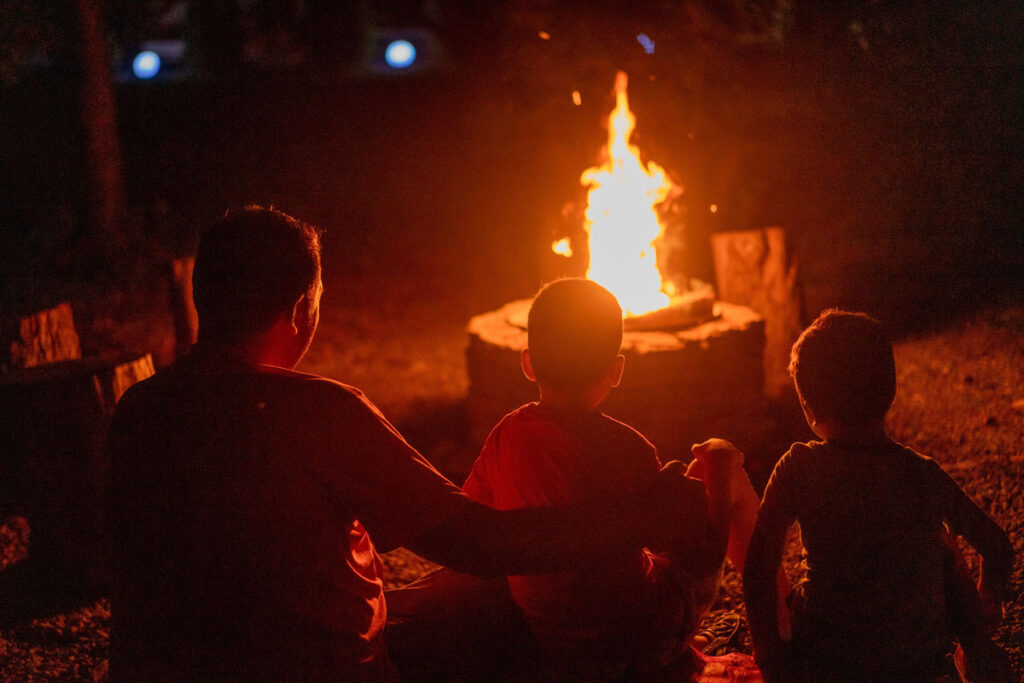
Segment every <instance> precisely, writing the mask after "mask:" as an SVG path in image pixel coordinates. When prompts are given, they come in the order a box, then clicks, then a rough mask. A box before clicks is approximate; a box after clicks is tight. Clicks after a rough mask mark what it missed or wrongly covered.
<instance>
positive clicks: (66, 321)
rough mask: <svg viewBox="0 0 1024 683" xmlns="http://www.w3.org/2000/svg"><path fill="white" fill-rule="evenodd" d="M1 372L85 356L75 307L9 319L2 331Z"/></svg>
mask: <svg viewBox="0 0 1024 683" xmlns="http://www.w3.org/2000/svg"><path fill="white" fill-rule="evenodd" d="M0 342H2V346H0V373H6V372H10V371H12V370H16V369H19V368H34V367H38V366H40V365H46V364H48V363H57V362H60V361H66V360H75V359H78V358H81V357H82V348H81V345H80V344H79V341H78V333H77V332H76V331H75V321H74V315H73V313H72V310H71V304H69V303H67V302H64V303H61V304H58V305H57V306H55V307H54V308H49V309H46V310H44V311H37V312H35V313H32V314H29V315H26V316H21V317H17V318H10V319H8V320H5V321H4V323H3V326H2V329H0Z"/></svg>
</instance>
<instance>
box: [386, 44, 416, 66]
mask: <svg viewBox="0 0 1024 683" xmlns="http://www.w3.org/2000/svg"><path fill="white" fill-rule="evenodd" d="M384 60H385V61H386V62H387V63H388V66H390V67H392V68H395V69H404V68H406V67H407V66H410V65H411V64H412V63H413V62H415V61H416V48H415V47H413V44H412V43H410V42H409V41H408V40H395V41H392V42H391V43H389V44H388V46H387V49H385V50H384Z"/></svg>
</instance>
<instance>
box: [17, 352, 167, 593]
mask: <svg viewBox="0 0 1024 683" xmlns="http://www.w3.org/2000/svg"><path fill="white" fill-rule="evenodd" d="M153 373H154V368H153V361H152V359H151V358H150V356H149V355H148V354H146V355H144V356H129V357H109V356H108V357H89V358H85V359H80V360H74V361H66V362H63V363H56V364H51V365H45V366H41V367H36V368H27V369H22V370H16V371H14V372H11V373H9V374H7V375H5V376H2V377H0V416H2V417H0V509H2V513H0V519H3V518H6V517H10V516H17V517H24V518H25V519H26V520H27V521H28V524H29V526H30V528H31V535H30V539H31V540H30V544H29V560H28V561H29V562H31V563H32V566H33V572H34V573H38V574H39V575H40V576H41V577H43V578H42V580H45V581H48V582H49V583H51V584H52V585H53V586H54V587H55V588H57V587H59V588H60V589H64V588H67V587H68V586H74V587H76V588H91V589H97V590H98V589H100V588H102V587H103V585H104V583H105V577H106V571H105V567H104V563H103V558H102V529H101V524H100V521H101V509H102V497H103V496H102V489H103V479H104V477H105V470H106V464H105V458H104V454H103V441H104V439H105V437H106V430H107V426H108V424H109V419H110V415H111V413H112V411H113V408H114V405H115V404H116V402H117V400H118V399H120V397H121V396H122V395H123V394H124V392H125V391H126V390H127V389H128V387H130V386H131V385H132V384H134V383H135V382H137V381H139V380H141V379H144V378H146V377H148V376H150V375H152V374H153Z"/></svg>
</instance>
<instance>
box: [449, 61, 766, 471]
mask: <svg viewBox="0 0 1024 683" xmlns="http://www.w3.org/2000/svg"><path fill="white" fill-rule="evenodd" d="M626 85H627V79H626V74H625V73H622V72H619V73H618V75H617V76H616V80H615V108H614V110H613V111H612V112H611V114H610V116H609V118H608V138H607V142H606V144H605V146H604V148H603V149H602V151H601V156H600V159H599V162H598V164H597V165H596V166H594V167H592V168H588V169H586V170H585V171H584V172H583V173H582V175H581V177H580V182H581V183H582V184H583V185H584V186H585V187H586V188H587V203H586V208H585V210H584V211H583V225H582V231H581V233H580V234H582V235H583V236H585V239H582V238H580V239H576V240H574V238H572V237H565V238H562V239H559V240H556V241H555V242H554V243H553V244H552V245H551V249H552V250H553V251H554V252H555V253H556V254H558V255H560V256H562V257H565V258H569V259H574V260H578V259H581V258H583V257H586V259H587V266H586V277H588V278H589V279H591V280H594V281H596V282H598V283H600V284H601V285H603V286H604V287H605V288H607V289H608V290H609V291H611V292H612V293H613V294H614V295H615V296H616V298H617V299H618V300H619V303H620V305H621V306H622V308H623V314H624V320H623V326H624V328H625V330H626V332H625V334H624V336H623V345H622V349H623V353H624V354H625V356H626V367H627V371H626V373H625V375H624V377H623V380H622V384H621V385H620V387H619V388H618V389H616V391H615V392H614V393H613V394H612V396H611V397H610V398H609V399H608V401H607V402H606V403H605V404H604V405H605V407H606V408H607V409H608V412H609V413H610V414H612V415H615V416H616V417H620V418H622V419H624V420H625V421H626V422H628V423H630V424H633V425H634V426H636V427H638V428H639V429H640V430H641V431H642V432H643V433H644V434H646V435H647V436H648V438H650V439H651V440H652V441H654V442H655V444H656V445H657V446H658V447H659V449H660V450H661V451H662V453H664V454H666V455H667V456H670V457H685V454H686V453H688V449H689V444H691V443H693V442H694V441H700V440H703V439H704V438H707V436H708V435H709V434H711V433H715V429H716V428H718V431H722V427H724V426H725V425H726V424H728V425H729V426H730V427H731V429H730V430H728V433H730V434H732V435H733V438H734V440H736V441H737V442H739V443H740V444H741V445H742V442H743V441H744V432H749V435H750V438H751V440H754V439H757V438H759V437H760V434H761V431H763V429H764V427H765V418H764V414H765V407H764V406H765V403H764V393H763V391H762V384H763V369H762V361H761V357H762V351H763V347H764V321H763V320H762V318H761V317H760V316H758V315H757V314H756V313H755V312H754V311H752V310H751V309H749V308H747V307H745V306H737V305H733V304H728V303H725V302H721V301H716V300H715V298H714V292H713V288H712V287H711V285H709V284H705V283H701V282H698V281H694V280H688V279H685V278H682V277H681V276H676V277H675V279H673V278H668V277H664V276H663V271H662V263H659V261H662V262H664V261H666V260H667V259H665V258H664V256H665V255H663V254H662V255H660V254H659V251H658V250H659V248H661V247H663V246H667V244H668V240H666V239H665V217H666V215H667V213H668V212H667V211H666V209H667V207H668V206H669V205H670V204H671V203H672V202H673V201H674V200H676V199H677V198H678V197H679V196H680V195H681V194H682V192H683V190H682V188H681V187H680V186H678V185H677V184H675V183H674V182H673V181H672V179H671V177H670V176H669V174H668V172H667V171H665V169H663V168H662V167H661V166H659V165H658V164H656V163H654V162H653V161H650V160H647V161H646V162H645V161H644V160H642V159H641V156H640V150H639V148H638V147H637V146H636V145H634V144H632V142H631V139H630V138H631V135H632V133H633V130H634V129H635V127H636V117H635V116H634V115H633V113H632V112H631V111H630V109H629V102H628V98H627V94H626ZM529 306H530V300H528V299H524V300H520V301H513V302H510V303H508V304H506V305H505V306H503V307H502V308H500V309H498V310H497V311H492V312H490V313H485V314H482V315H478V316H475V317H474V318H473V319H472V320H471V321H470V323H469V329H468V331H469V337H470V344H469V348H468V349H467V351H466V361H467V368H468V372H469V378H470V390H469V398H468V411H469V420H470V427H471V431H472V433H473V436H474V438H477V439H479V440H481V441H482V440H483V438H484V437H485V436H486V435H487V432H488V431H489V430H490V428H491V427H492V426H493V425H494V424H495V423H496V422H497V420H498V419H499V418H500V417H501V416H502V415H503V414H505V413H506V412H508V411H509V410H511V409H513V408H515V407H516V406H517V405H520V404H522V403H525V402H528V401H531V400H535V399H536V389H535V388H534V387H533V386H532V385H531V384H530V383H529V382H527V381H526V379H525V378H523V376H522V373H521V372H520V370H519V355H520V352H521V351H522V349H523V348H525V347H526V341H527V339H526V320H527V314H528V311H529Z"/></svg>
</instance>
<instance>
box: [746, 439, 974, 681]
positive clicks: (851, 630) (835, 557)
mask: <svg viewBox="0 0 1024 683" xmlns="http://www.w3.org/2000/svg"><path fill="white" fill-rule="evenodd" d="M950 487H952V488H954V489H955V488H956V484H955V483H953V482H952V481H951V480H950V479H949V477H948V476H947V475H946V474H945V473H944V472H943V471H942V470H941V469H940V468H939V466H938V465H937V464H936V463H935V462H934V461H933V460H931V459H930V458H926V457H924V456H921V455H918V454H916V453H914V452H913V451H910V450H908V449H906V448H903V447H902V446H899V445H898V444H895V443H893V442H891V441H888V440H886V439H879V440H875V441H869V442H865V443H853V442H850V443H842V442H840V443H833V442H829V443H822V442H813V443H810V444H795V445H794V446H793V447H792V448H791V449H790V451H789V452H788V453H786V454H785V455H784V456H783V457H782V459H781V460H780V461H779V463H778V465H777V466H776V468H775V471H774V473H773V475H772V481H771V484H770V486H769V488H768V489H767V490H766V492H765V500H764V503H763V504H764V505H766V506H768V507H769V508H771V509H778V510H785V511H786V514H787V515H791V516H792V517H793V518H795V519H796V520H797V521H798V522H799V524H800V535H801V540H802V542H803V544H804V548H805V554H804V566H805V569H806V575H805V578H804V579H803V583H802V584H801V585H799V586H797V588H796V589H795V591H794V595H793V598H792V599H791V605H790V607H791V609H792V611H793V629H794V633H793V639H794V642H795V643H799V646H800V647H801V649H806V650H807V651H809V652H817V653H828V656H829V657H834V658H836V659H838V660H840V661H842V662H844V664H845V665H847V666H850V667H856V668H860V669H864V670H867V671H870V670H871V669H872V668H874V667H876V666H877V665H878V664H879V663H881V662H886V661H887V662H894V663H899V664H901V665H906V666H908V667H910V668H914V667H916V666H918V665H921V664H923V663H926V662H924V661H923V660H925V659H928V658H930V657H932V656H933V655H934V654H936V653H942V652H944V648H945V647H946V644H947V643H948V642H949V640H950V634H949V631H948V627H947V625H946V608H945V599H944V586H945V578H944V573H945V571H944V556H945V551H946V549H945V544H944V542H943V534H944V528H943V518H944V514H945V513H944V509H945V505H946V501H947V500H948V498H949V497H950V495H951V494H953V491H952V490H951V488H950Z"/></svg>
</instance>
